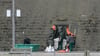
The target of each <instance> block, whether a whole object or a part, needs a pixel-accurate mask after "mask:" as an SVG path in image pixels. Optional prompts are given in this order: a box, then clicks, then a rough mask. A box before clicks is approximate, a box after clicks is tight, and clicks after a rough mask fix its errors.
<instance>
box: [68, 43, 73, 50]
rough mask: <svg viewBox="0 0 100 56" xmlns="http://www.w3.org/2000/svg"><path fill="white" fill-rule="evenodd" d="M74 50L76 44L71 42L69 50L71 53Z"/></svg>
mask: <svg viewBox="0 0 100 56" xmlns="http://www.w3.org/2000/svg"><path fill="white" fill-rule="evenodd" d="M73 48H74V42H70V43H69V49H70V51H72V50H73Z"/></svg>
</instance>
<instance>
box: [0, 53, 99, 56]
mask: <svg viewBox="0 0 100 56" xmlns="http://www.w3.org/2000/svg"><path fill="white" fill-rule="evenodd" d="M0 56H30V55H29V54H26V55H24V54H9V52H0ZM32 56H84V52H70V53H57V52H56V53H46V52H33V53H32ZM90 56H100V52H91V53H90Z"/></svg>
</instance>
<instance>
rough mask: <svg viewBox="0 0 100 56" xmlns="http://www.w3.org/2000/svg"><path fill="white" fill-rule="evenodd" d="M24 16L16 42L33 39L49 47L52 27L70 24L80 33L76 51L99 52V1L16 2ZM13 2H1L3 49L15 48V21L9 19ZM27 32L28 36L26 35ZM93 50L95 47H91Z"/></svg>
mask: <svg viewBox="0 0 100 56" xmlns="http://www.w3.org/2000/svg"><path fill="white" fill-rule="evenodd" d="M15 2H16V3H15V5H16V6H15V7H16V9H21V15H22V16H21V17H16V18H15V21H16V22H15V23H16V43H23V39H24V37H30V38H31V40H32V43H38V44H40V45H41V47H40V50H43V49H44V48H45V46H46V39H47V38H48V36H49V29H50V27H51V25H52V24H69V25H70V31H72V32H73V33H74V32H75V30H76V32H75V34H76V37H77V38H76V50H85V49H89V50H99V48H100V41H99V40H100V38H99V37H100V23H99V21H100V7H99V2H100V1H99V0H15ZM11 5H12V1H11V0H0V44H1V45H0V50H8V49H10V48H11V46H12V20H11V18H7V17H6V10H7V9H11V7H12V6H11ZM23 32H24V34H23ZM90 47H91V48H90Z"/></svg>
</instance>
